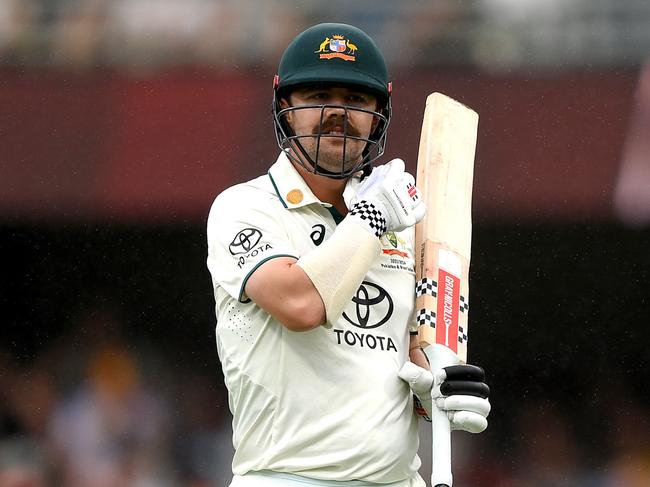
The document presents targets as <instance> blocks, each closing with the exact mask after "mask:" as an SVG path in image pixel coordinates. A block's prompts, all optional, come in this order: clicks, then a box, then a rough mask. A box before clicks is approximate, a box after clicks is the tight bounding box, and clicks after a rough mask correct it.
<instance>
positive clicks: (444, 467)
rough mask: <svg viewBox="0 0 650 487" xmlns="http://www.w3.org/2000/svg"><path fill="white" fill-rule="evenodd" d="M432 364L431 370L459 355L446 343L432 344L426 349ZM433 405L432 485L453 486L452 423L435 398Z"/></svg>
mask: <svg viewBox="0 0 650 487" xmlns="http://www.w3.org/2000/svg"><path fill="white" fill-rule="evenodd" d="M424 353H425V354H426V355H427V358H428V359H429V363H430V364H431V371H432V372H434V373H435V371H437V370H439V369H442V368H443V367H447V366H449V365H456V364H458V363H459V361H458V357H457V355H456V354H455V353H454V352H452V351H451V350H450V349H449V348H447V347H445V346H444V345H439V344H432V345H429V346H428V347H426V348H425V349H424ZM432 403H433V404H432V407H431V434H432V442H431V453H432V463H431V485H432V486H434V487H452V484H453V475H452V473H451V423H450V422H449V418H448V417H447V413H446V412H445V411H442V410H441V409H438V406H436V403H435V399H433V401H432Z"/></svg>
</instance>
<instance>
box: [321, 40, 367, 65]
mask: <svg viewBox="0 0 650 487" xmlns="http://www.w3.org/2000/svg"><path fill="white" fill-rule="evenodd" d="M357 49H359V48H358V47H357V46H356V45H355V44H354V43H353V42H351V41H350V40H349V39H346V38H345V36H342V35H338V34H336V35H333V36H332V37H325V39H324V40H323V42H321V43H320V46H319V48H318V51H314V53H315V54H319V55H320V56H319V58H320V59H333V58H339V59H343V60H344V61H356V60H357V58H356V52H357Z"/></svg>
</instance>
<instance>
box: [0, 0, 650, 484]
mask: <svg viewBox="0 0 650 487" xmlns="http://www.w3.org/2000/svg"><path fill="white" fill-rule="evenodd" d="M322 21H342V22H347V23H352V24H355V25H357V26H359V27H361V28H363V29H364V30H366V31H367V32H369V33H370V34H371V35H372V36H373V37H374V38H375V39H376V41H377V43H378V44H379V46H380V47H381V48H382V50H383V51H384V52H385V54H386V57H387V60H388V62H389V66H390V68H391V78H392V80H393V84H394V97H393V109H394V117H393V122H392V125H391V128H390V130H389V142H388V150H387V158H386V160H388V159H389V158H392V157H395V156H398V155H399V156H401V157H403V158H404V159H405V160H406V161H407V164H408V166H409V168H410V169H411V171H413V170H414V169H415V161H416V157H417V144H418V141H419V130H420V123H421V119H422V114H423V109H424V100H425V97H426V95H427V94H428V93H430V92H432V91H442V92H444V93H447V94H449V95H451V96H453V97H455V98H457V99H459V100H461V101H463V102H464V103H466V104H468V105H470V106H472V107H473V108H475V109H476V110H477V111H478V112H479V113H480V116H481V119H480V124H479V134H480V135H479V143H478V150H477V159H476V170H475V183H474V184H475V186H474V188H475V189H474V215H475V226H474V235H473V255H472V259H473V262H472V278H471V290H472V291H471V302H472V310H471V311H472V313H471V315H470V316H471V327H470V338H471V341H470V360H471V361H472V362H473V363H477V364H480V365H482V366H483V367H485V369H486V370H487V372H488V382H489V383H490V385H491V387H492V390H493V398H492V404H493V411H492V413H491V417H490V427H489V429H488V431H486V432H485V433H484V434H481V435H479V436H471V437H470V436H469V435H466V434H462V433H457V434H455V436H454V449H455V454H454V455H455V456H454V470H455V475H456V482H455V485H457V486H459V487H460V486H470V485H471V486H502V487H506V486H507V487H510V486H599V487H601V486H602V487H613V486H616V487H628V486H632V487H636V486H648V485H650V440H649V438H650V387H649V386H648V384H649V383H650V364H649V363H648V362H649V352H648V348H649V346H650V331H649V329H650V305H649V297H648V292H649V291H650V282H649V278H650V65H649V64H647V63H648V60H650V2H648V1H647V0H466V1H454V2H450V1H444V0H430V1H416V0H402V1H400V2H394V1H390V0H372V1H371V0H356V1H350V0H348V1H341V0H329V1H327V2H316V1H313V0H303V1H298V0H264V1H262V0H258V1H253V0H216V1H213V0H183V1H176V0H112V1H109V0H0V306H1V313H0V323H1V325H2V326H1V329H2V330H3V332H2V340H1V342H0V343H1V345H0V428H1V429H0V486H2V487H18V486H20V487H41V486H70V487H113V486H138V487H140V486H147V487H148V486H163V487H165V486H170V487H172V486H174V487H175V486H179V487H186V486H187V487H189V486H192V487H207V486H211V487H225V486H227V485H228V482H229V479H230V460H231V455H232V444H231V438H230V419H231V418H230V415H229V411H228V405H227V398H226V394H225V389H224V387H223V378H222V374H221V369H220V365H219V362H218V359H217V355H216V350H215V344H214V326H215V318H214V310H213V297H212V290H211V283H210V278H209V275H208V272H207V269H206V267H205V258H206V243H205V237H206V236H205V222H206V218H207V213H208V209H209V206H210V204H211V202H212V200H213V198H214V196H215V195H216V194H218V193H219V192H220V191H221V190H223V189H224V188H226V187H227V186H229V185H231V184H233V183H235V182H239V181H243V180H246V179H249V178H252V177H254V176H257V175H259V174H262V173H264V172H265V171H266V169H267V168H268V167H269V165H270V164H271V163H273V162H274V161H275V158H276V156H277V152H278V149H277V147H276V145H275V139H274V134H273V128H272V123H271V116H270V109H271V97H272V93H271V87H272V77H273V75H274V74H275V69H276V65H277V62H278V60H279V56H280V54H281V52H282V50H283V49H284V47H285V46H286V44H287V42H288V41H289V40H290V39H291V38H293V37H294V36H295V35H296V34H297V33H298V32H300V31H301V30H303V29H304V28H306V27H307V26H309V25H312V24H314V23H318V22H322ZM427 429H428V428H427V427H426V426H423V429H422V433H423V434H422V438H423V446H422V457H423V461H424V465H423V468H422V473H423V475H425V476H427V475H428V474H429V472H430V464H429V461H428V459H427V452H428V448H429V447H430V442H429V441H428V439H427V434H426V431H427Z"/></svg>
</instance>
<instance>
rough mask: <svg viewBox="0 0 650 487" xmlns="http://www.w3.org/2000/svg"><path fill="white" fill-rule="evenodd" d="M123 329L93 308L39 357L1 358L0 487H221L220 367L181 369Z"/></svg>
mask: <svg viewBox="0 0 650 487" xmlns="http://www.w3.org/2000/svg"><path fill="white" fill-rule="evenodd" d="M120 330H121V325H120V323H119V321H118V320H117V319H116V317H115V315H114V314H113V313H112V312H111V311H110V310H104V309H90V310H88V311H87V312H85V313H84V314H83V315H82V316H78V317H76V318H75V324H74V326H73V327H72V328H70V330H69V331H68V332H67V333H65V334H63V335H61V336H59V337H57V338H55V339H54V340H53V341H52V342H51V343H48V344H47V345H46V347H45V349H44V350H43V351H42V352H41V353H38V354H37V356H36V358H34V359H29V360H26V361H25V360H17V359H15V358H12V357H10V356H9V355H7V354H5V355H2V356H0V427H1V430H0V486H2V487H46V486H47V487H50V486H51V487H54V486H65V487H118V486H120V487H126V486H133V487H154V486H158V487H167V486H169V487H172V486H183V487H189V486H191V487H204V486H205V487H207V486H211V487H219V486H225V485H227V484H228V481H229V479H230V476H231V474H230V460H231V457H232V452H233V449H232V443H231V439H230V425H229V421H230V415H229V413H228V406H227V400H226V398H225V393H224V390H223V389H222V388H220V387H219V384H220V382H219V378H220V373H219V371H218V370H216V369H215V370H213V371H211V372H213V373H212V374H210V375H209V376H207V375H206V376H205V377H202V376H201V375H200V374H201V370H200V368H196V369H193V370H191V371H185V370H183V371H180V369H178V368H174V366H173V364H170V363H169V361H165V360H163V359H162V358H161V356H160V352H159V351H158V350H156V349H155V347H151V346H148V345H146V344H138V343H135V342H134V341H133V340H132V339H127V338H126V337H125V336H124V335H123V334H122V332H121V331H120Z"/></svg>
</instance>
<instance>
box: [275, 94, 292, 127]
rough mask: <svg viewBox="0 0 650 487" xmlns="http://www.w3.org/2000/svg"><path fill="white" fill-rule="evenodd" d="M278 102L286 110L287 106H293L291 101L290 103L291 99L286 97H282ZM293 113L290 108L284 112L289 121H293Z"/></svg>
mask: <svg viewBox="0 0 650 487" xmlns="http://www.w3.org/2000/svg"><path fill="white" fill-rule="evenodd" d="M278 104H279V105H280V110H284V109H285V108H289V107H290V106H291V103H289V100H287V99H286V98H285V97H282V98H280V99H279V101H278ZM292 115H293V113H292V110H290V111H288V112H286V113H285V114H284V119H285V120H286V121H287V122H289V121H291V117H292Z"/></svg>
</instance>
